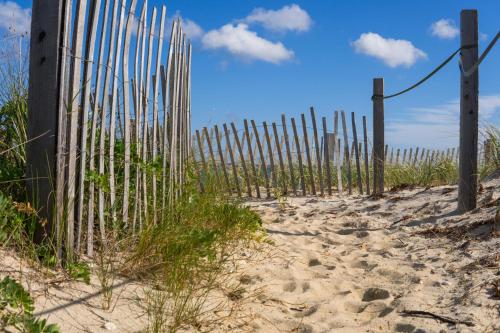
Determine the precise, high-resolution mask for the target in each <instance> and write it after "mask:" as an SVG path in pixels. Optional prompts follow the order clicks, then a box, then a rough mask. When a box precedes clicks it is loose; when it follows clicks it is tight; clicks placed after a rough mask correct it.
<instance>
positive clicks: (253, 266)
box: [2, 179, 500, 333]
mask: <svg viewBox="0 0 500 333" xmlns="http://www.w3.org/2000/svg"><path fill="white" fill-rule="evenodd" d="M499 189H500V179H495V180H491V181H489V182H487V183H484V184H483V185H482V190H481V194H480V199H479V202H480V208H478V209H476V210H475V211H473V212H471V213H469V214H465V215H459V214H457V213H456V211H455V208H456V197H457V188H456V187H455V186H445V187H435V188H430V189H423V188H414V189H403V190H400V191H397V192H389V193H387V194H385V195H384V196H382V197H380V198H367V197H366V196H356V195H354V196H349V197H348V196H338V195H335V196H332V197H327V198H312V197H308V198H288V199H287V200H286V202H283V201H281V202H278V201H265V200H259V201H251V202H248V205H249V206H250V207H251V208H252V209H253V210H255V211H256V212H258V213H259V214H260V215H261V216H262V219H263V227H264V228H265V229H266V230H267V241H266V242H264V243H261V244H257V245H256V248H255V249H248V248H246V249H242V250H241V254H240V256H239V258H237V259H238V260H236V261H235V263H237V266H235V267H233V268H232V269H233V270H234V273H233V277H232V279H233V282H234V283H235V284H239V285H240V289H239V290H240V293H239V294H238V295H237V297H233V296H234V295H233V296H231V295H227V294H226V296H229V297H227V300H226V301H227V305H228V306H231V307H232V308H233V309H238V311H237V313H233V314H232V315H231V316H229V317H227V318H224V319H221V317H223V316H224V315H225V313H224V311H222V312H218V313H214V314H213V317H214V319H217V318H218V319H220V321H218V322H216V324H215V325H214V324H213V323H212V325H211V326H202V327H201V329H202V330H203V331H211V332H212V331H213V332H302V333H306V332H413V333H417V332H500V319H499V318H500V299H499V298H498V295H496V296H495V291H494V286H493V282H494V281H498V280H499V279H500V275H499V274H500V271H499V264H500V246H499V245H500V238H499V236H500V221H499V216H498V214H497V215H496V217H495V214H496V210H497V206H498V200H499V197H500V191H499ZM495 218H496V220H495ZM4 254H5V253H4ZM19 265H20V263H19V261H16V260H14V259H13V257H12V256H11V257H10V259H9V256H8V255H4V256H3V259H2V267H4V268H5V269H4V271H3V272H2V275H5V274H12V273H13V272H19V271H23V272H24V273H23V274H25V276H24V281H29V280H30V279H31V281H37V280H36V278H35V277H29V276H26V274H28V272H29V269H27V268H26V267H24V268H22V267H19ZM21 268H22V269H21ZM48 280H50V278H49V279H48ZM37 282H38V281H37ZM37 282H35V283H34V285H36V284H37ZM118 282H120V280H117V281H116V283H118ZM30 289H31V290H32V291H33V294H34V295H35V296H36V303H37V311H46V310H49V309H53V308H54V307H57V306H58V305H65V304H68V303H71V302H73V301H75V304H72V306H70V307H67V306H65V307H62V308H61V309H57V308H56V310H55V311H51V312H50V313H47V314H44V315H43V317H47V318H49V321H50V322H52V323H58V324H59V326H60V327H61V328H62V331H63V332H109V331H113V332H140V331H143V330H144V328H145V327H146V320H147V317H146V315H145V313H144V311H145V309H144V306H141V297H142V296H141V295H142V294H143V293H142V291H143V290H144V288H143V286H140V285H137V284H132V283H125V284H124V286H122V287H120V288H118V289H117V290H116V291H115V292H114V295H115V299H114V300H113V305H112V309H111V311H104V310H102V309H100V297H95V298H90V299H88V300H85V301H81V300H80V298H81V297H85V296H89V295H91V294H92V293H93V292H95V291H97V290H99V284H98V282H97V281H96V278H95V277H93V279H92V284H91V285H90V286H87V285H84V284H83V283H80V282H70V283H63V284H57V283H55V284H47V283H45V284H42V285H38V286H32V288H30ZM117 295H119V297H118V298H116V296H117ZM221 295H224V292H223V291H220V292H218V293H217V295H214V297H215V296H217V297H220V296H221ZM226 314H227V313H226ZM433 315H434V317H430V316H433ZM185 330H186V331H189V332H195V331H197V330H195V329H193V328H189V327H187V328H186V329H185Z"/></svg>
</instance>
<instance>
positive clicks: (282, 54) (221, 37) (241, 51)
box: [202, 23, 294, 64]
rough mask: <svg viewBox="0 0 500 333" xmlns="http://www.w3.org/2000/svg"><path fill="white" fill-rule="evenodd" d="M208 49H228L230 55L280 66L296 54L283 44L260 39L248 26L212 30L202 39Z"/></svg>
mask: <svg viewBox="0 0 500 333" xmlns="http://www.w3.org/2000/svg"><path fill="white" fill-rule="evenodd" d="M202 42H203V46H204V47H205V48H207V49H226V50H227V51H229V52H230V53H232V54H234V55H236V56H239V57H242V58H244V59H248V60H261V61H266V62H270V63H273V64H278V63H281V62H283V61H286V60H290V59H292V58H293V56H294V53H293V51H291V50H288V49H287V48H286V47H285V46H284V45H283V44H282V43H280V42H277V43H273V42H271V41H269V40H267V39H264V38H262V37H259V36H258V35H257V33H255V32H254V31H250V30H248V25H246V24H244V23H239V24H237V25H233V24H226V25H224V26H222V27H221V28H220V29H216V30H210V31H209V32H207V33H206V34H205V35H204V36H203V38H202Z"/></svg>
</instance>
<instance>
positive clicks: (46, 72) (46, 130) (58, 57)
mask: <svg viewBox="0 0 500 333" xmlns="http://www.w3.org/2000/svg"><path fill="white" fill-rule="evenodd" d="M63 23H64V8H63V2H62V1H34V2H33V8H32V17H31V36H36V38H31V39H30V50H29V52H30V54H29V82H28V124H27V125H28V128H27V139H28V141H27V142H26V185H27V193H28V195H30V196H31V198H33V200H34V202H33V205H34V208H35V209H36V210H37V213H38V216H39V217H40V218H41V219H43V218H45V219H47V220H46V221H47V223H46V224H42V223H36V224H35V228H36V230H35V241H36V242H37V243H40V242H42V241H43V240H44V239H45V237H47V236H48V237H52V236H56V237H55V238H57V236H58V235H59V232H60V231H61V227H62V225H63V224H62V213H63V209H61V208H62V207H63V194H64V191H63V189H64V178H63V177H64V171H63V170H62V169H63V165H64V164H63V163H61V161H63V160H64V155H63V153H64V151H63V150H62V149H60V147H61V142H60V141H61V139H62V138H61V134H62V128H61V127H62V126H58V124H61V123H63V122H64V119H65V115H66V112H65V110H63V107H62V106H63V104H64V98H63V95H62V94H61V91H60V90H62V89H60V88H61V87H64V75H63V74H64V73H63V72H64V71H63V70H62V69H64V68H65V63H66V55H65V54H66V50H67V48H66V47H65V46H67V45H65V44H64V43H65V39H63V38H61V36H65V35H66V34H65V31H64V25H63ZM68 23H69V22H68ZM35 138H36V139H35ZM2 158H3V157H2ZM56 175H57V176H56ZM61 176H62V178H61ZM54 180H55V182H56V183H55V184H54V183H53V182H54ZM54 185H55V186H54ZM54 190H55V191H56V195H55V196H54V195H53V191H54ZM54 232H55V234H54ZM55 244H56V246H57V247H58V248H57V252H58V253H60V249H59V245H60V242H58V241H57V242H55Z"/></svg>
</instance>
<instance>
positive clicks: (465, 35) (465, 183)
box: [458, 10, 479, 213]
mask: <svg viewBox="0 0 500 333" xmlns="http://www.w3.org/2000/svg"><path fill="white" fill-rule="evenodd" d="M477 44H478V21H477V11H476V10H462V11H461V12H460V45H461V46H462V47H463V46H468V45H474V47H469V48H466V49H463V50H462V51H461V52H460V60H461V63H462V68H463V70H464V71H468V70H469V69H470V68H471V67H473V66H474V65H475V64H476V62H477V61H478V46H477ZM478 92H479V69H477V70H476V71H474V73H472V74H471V75H470V76H468V77H466V76H465V75H464V74H463V73H462V74H461V77H460V161H459V167H458V170H459V178H458V210H459V211H460V212H462V213H464V212H467V211H470V210H472V209H475V208H476V205H477V174H478V172H477V165H478V163H477V161H478V160H477V157H478V152H477V149H478V111H479V108H478Z"/></svg>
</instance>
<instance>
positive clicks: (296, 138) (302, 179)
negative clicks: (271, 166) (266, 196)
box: [291, 118, 307, 196]
mask: <svg viewBox="0 0 500 333" xmlns="http://www.w3.org/2000/svg"><path fill="white" fill-rule="evenodd" d="M291 122H292V130H293V137H294V141H295V147H296V149H297V161H298V163H299V175H300V186H301V187H302V195H304V196H305V195H307V190H306V180H305V177H304V166H303V164H302V154H301V151H300V144H299V135H298V133H297V126H296V124H295V119H294V118H291Z"/></svg>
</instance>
